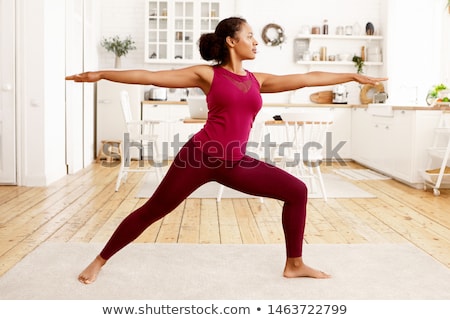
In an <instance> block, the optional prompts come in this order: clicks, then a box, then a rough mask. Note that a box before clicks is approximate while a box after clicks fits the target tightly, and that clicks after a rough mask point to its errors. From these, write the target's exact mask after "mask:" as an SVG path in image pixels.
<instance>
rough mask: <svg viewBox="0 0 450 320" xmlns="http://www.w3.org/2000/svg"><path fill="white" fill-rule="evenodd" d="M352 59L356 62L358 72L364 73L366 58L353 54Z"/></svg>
mask: <svg viewBox="0 0 450 320" xmlns="http://www.w3.org/2000/svg"><path fill="white" fill-rule="evenodd" d="M352 61H353V62H354V63H355V67H356V71H357V72H358V73H363V67H364V60H363V58H362V57H359V56H353V58H352Z"/></svg>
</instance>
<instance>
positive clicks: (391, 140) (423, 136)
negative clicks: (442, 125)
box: [351, 108, 440, 187]
mask: <svg viewBox="0 0 450 320" xmlns="http://www.w3.org/2000/svg"><path fill="white" fill-rule="evenodd" d="M439 116H440V112H439V111H431V110H394V111H393V113H392V115H390V116H379V115H373V114H369V112H368V111H367V109H366V108H354V109H353V110H352V134H351V140H352V158H353V160H355V161H357V162H359V163H361V164H363V165H365V166H367V167H369V168H372V169H374V170H377V171H380V172H382V173H384V174H387V175H389V176H391V177H393V178H395V179H398V180H400V181H402V182H405V183H407V184H410V185H412V186H415V187H421V186H423V178H422V177H421V174H420V173H421V171H423V170H424V168H425V165H426V159H427V151H426V150H427V148H428V147H429V146H430V145H431V143H432V139H433V128H435V127H436V124H437V121H438V119H439Z"/></svg>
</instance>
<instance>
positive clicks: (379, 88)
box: [359, 83, 384, 104]
mask: <svg viewBox="0 0 450 320" xmlns="http://www.w3.org/2000/svg"><path fill="white" fill-rule="evenodd" d="M368 92H371V93H372V96H370V97H368V96H367V93H368ZM380 92H384V86H383V84H382V83H378V84H376V85H373V84H365V85H364V86H363V87H362V89H361V93H360V94H359V98H360V100H361V103H362V104H368V103H371V102H372V101H373V95H374V94H375V93H380Z"/></svg>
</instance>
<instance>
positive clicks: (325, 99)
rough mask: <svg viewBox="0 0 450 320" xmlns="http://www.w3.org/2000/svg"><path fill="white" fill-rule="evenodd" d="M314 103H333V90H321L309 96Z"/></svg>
mask: <svg viewBox="0 0 450 320" xmlns="http://www.w3.org/2000/svg"><path fill="white" fill-rule="evenodd" d="M309 99H310V100H311V101H312V102H314V103H322V104H330V103H333V91H319V92H316V93H313V94H311V95H310V96H309Z"/></svg>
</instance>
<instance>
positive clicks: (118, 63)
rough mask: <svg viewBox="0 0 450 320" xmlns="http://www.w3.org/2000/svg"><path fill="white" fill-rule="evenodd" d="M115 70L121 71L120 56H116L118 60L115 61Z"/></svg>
mask: <svg viewBox="0 0 450 320" xmlns="http://www.w3.org/2000/svg"><path fill="white" fill-rule="evenodd" d="M114 68H115V69H120V68H122V60H121V58H120V57H119V56H116V59H115V61H114Z"/></svg>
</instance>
